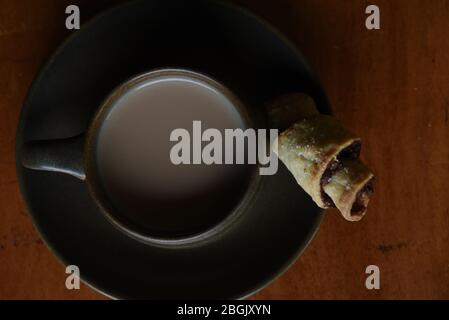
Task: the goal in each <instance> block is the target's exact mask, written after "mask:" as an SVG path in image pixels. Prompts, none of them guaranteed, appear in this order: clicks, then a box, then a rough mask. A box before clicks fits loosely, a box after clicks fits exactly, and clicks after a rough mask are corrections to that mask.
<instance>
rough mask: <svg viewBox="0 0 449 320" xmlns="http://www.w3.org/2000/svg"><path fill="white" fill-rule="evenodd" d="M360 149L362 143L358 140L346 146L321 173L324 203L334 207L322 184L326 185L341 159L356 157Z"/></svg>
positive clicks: (338, 166)
mask: <svg viewBox="0 0 449 320" xmlns="http://www.w3.org/2000/svg"><path fill="white" fill-rule="evenodd" d="M361 150H362V144H361V143H360V141H357V142H354V143H353V144H351V145H350V146H348V147H346V148H345V149H343V150H342V151H340V153H339V154H338V155H337V157H336V159H334V160H332V161H331V162H330V163H329V164H328V165H327V168H326V170H325V171H324V173H323V175H322V176H321V180H320V184H321V199H322V200H323V202H324V205H325V206H326V207H329V208H335V203H334V201H333V200H332V199H331V197H329V196H328V195H327V194H326V192H324V186H326V185H327V184H328V183H329V182H330V181H331V180H332V176H333V175H334V173H335V172H336V171H337V170H339V169H340V167H341V160H346V159H348V160H349V159H357V158H358V157H359V156H360V152H361Z"/></svg>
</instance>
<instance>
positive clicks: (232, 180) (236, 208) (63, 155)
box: [22, 69, 259, 245]
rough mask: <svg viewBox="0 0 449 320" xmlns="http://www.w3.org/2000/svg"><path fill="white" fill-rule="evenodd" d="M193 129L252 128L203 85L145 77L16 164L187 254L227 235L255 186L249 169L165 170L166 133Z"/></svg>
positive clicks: (202, 81) (200, 79)
mask: <svg viewBox="0 0 449 320" xmlns="http://www.w3.org/2000/svg"><path fill="white" fill-rule="evenodd" d="M145 92H146V93H145ZM195 95H198V96H195ZM161 100H162V101H161ZM192 103H193V104H195V103H196V104H198V105H192ZM155 104H157V107H155V106H154V105H155ZM189 104H190V105H189ZM214 105H215V106H214ZM162 108H163V109H162ZM180 118H182V119H181V120H180ZM201 120H203V123H204V122H205V124H206V125H208V127H213V129H214V130H218V129H215V127H218V128H220V129H225V128H226V129H227V128H231V129H233V128H240V129H245V128H248V127H250V126H251V125H252V120H251V118H250V116H249V114H248V112H247V111H246V109H245V107H244V106H243V104H242V103H241V102H240V101H239V99H238V98H237V97H236V96H235V95H234V94H233V93H232V92H231V91H230V90H228V89H227V88H226V87H224V86H223V85H221V84H220V83H218V82H217V81H215V80H213V79H212V78H210V77H208V76H206V75H204V74H201V73H198V72H195V71H191V70H186V69H159V70H153V71H150V72H148V73H144V74H141V75H138V76H137V77H134V78H132V79H130V80H128V81H127V82H125V83H123V84H122V85H120V86H119V87H118V88H116V89H115V90H114V91H113V92H112V93H111V94H110V95H109V96H108V97H107V98H106V99H105V101H104V102H103V103H102V104H101V106H99V109H98V111H97V112H96V114H95V116H94V118H93V120H92V121H91V123H90V126H89V128H88V129H87V131H86V133H84V134H80V135H78V136H76V137H71V138H67V139H59V140H51V141H31V142H28V143H26V144H25V145H24V147H23V150H22V164H23V165H24V166H25V167H26V168H28V169H34V170H41V171H53V172H59V173H64V174H68V175H71V176H73V177H75V178H78V179H81V180H83V181H85V183H86V184H87V186H88V189H89V191H90V194H91V196H92V198H93V199H94V201H95V202H96V203H97V205H98V206H99V208H100V209H101V211H102V212H103V213H104V214H105V216H106V217H107V218H108V219H109V221H110V222H112V224H113V225H114V226H116V227H118V228H119V229H120V230H121V231H123V232H125V233H126V234H128V235H130V236H132V237H134V238H137V239H139V240H143V241H147V242H150V243H153V244H159V245H182V244H192V243H194V242H197V241H200V240H204V239H206V238H209V237H211V236H214V235H217V234H218V233H219V232H220V231H222V230H224V229H226V228H227V227H229V226H230V225H231V224H232V222H233V221H235V220H236V219H237V217H238V216H239V215H240V214H241V213H242V212H243V211H244V210H245V208H246V207H247V205H248V203H249V201H250V199H251V197H252V196H253V195H254V191H255V190H256V187H257V181H258V180H259V179H258V176H257V174H256V172H255V170H254V169H255V166H239V165H236V166H237V167H236V166H234V165H206V164H199V165H198V164H193V163H192V164H190V165H184V166H182V165H181V167H183V168H180V166H179V165H176V164H173V163H172V162H171V159H170V158H169V153H170V150H169V146H170V143H171V142H170V131H172V130H175V129H176V128H177V127H178V126H189V125H190V126H191V124H190V123H192V121H201ZM161 122H162V123H161ZM164 122H165V123H164ZM123 126H124V127H123ZM121 127H123V128H121ZM171 144H172V143H171ZM139 157H140V158H142V159H138V158H139ZM133 180H138V181H133ZM187 180H190V181H187ZM168 189H175V190H174V191H172V190H168ZM192 189H194V190H193V191H192ZM161 190H162V191H161ZM173 193H174V194H173Z"/></svg>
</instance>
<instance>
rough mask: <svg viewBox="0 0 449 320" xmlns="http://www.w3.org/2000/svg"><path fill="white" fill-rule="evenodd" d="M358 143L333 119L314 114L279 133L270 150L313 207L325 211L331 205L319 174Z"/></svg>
mask: <svg viewBox="0 0 449 320" xmlns="http://www.w3.org/2000/svg"><path fill="white" fill-rule="evenodd" d="M360 143H361V142H360V139H359V138H357V137H356V136H355V135H354V134H353V133H351V132H350V131H348V130H346V129H345V128H343V127H342V126H341V125H340V124H339V122H338V121H337V120H336V119H334V118H333V117H331V116H327V115H314V116H310V117H307V118H304V119H302V120H299V121H298V122H296V123H295V124H293V125H292V126H291V127H290V128H288V129H287V130H285V131H284V132H282V133H281V134H280V135H279V137H278V138H277V139H276V140H275V141H274V143H273V151H274V152H275V153H276V154H277V156H278V157H279V159H281V161H282V162H283V163H284V164H285V165H286V167H287V168H288V170H289V171H290V172H291V173H292V174H293V176H294V177H295V179H296V181H297V183H298V184H299V185H300V186H301V187H302V188H303V189H304V190H305V191H306V192H307V193H308V194H309V195H310V196H311V197H312V199H313V200H314V201H315V202H316V204H317V205H318V206H319V207H321V208H323V209H327V208H330V207H333V204H332V203H329V201H326V194H325V193H324V191H323V188H322V178H323V175H324V173H325V172H326V169H327V168H328V167H329V166H330V165H331V164H332V163H334V162H335V161H337V159H338V156H339V154H340V153H341V152H342V151H343V150H345V149H347V148H348V147H350V146H352V145H355V144H360Z"/></svg>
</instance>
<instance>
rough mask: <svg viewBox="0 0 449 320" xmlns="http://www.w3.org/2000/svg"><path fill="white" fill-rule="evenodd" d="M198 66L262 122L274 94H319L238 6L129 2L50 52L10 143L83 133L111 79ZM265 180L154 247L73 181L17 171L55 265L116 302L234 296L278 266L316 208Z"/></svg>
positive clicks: (290, 183) (303, 70) (307, 73)
mask: <svg viewBox="0 0 449 320" xmlns="http://www.w3.org/2000/svg"><path fill="white" fill-rule="evenodd" d="M163 67H179V68H186V69H193V70H198V71H201V72H204V73H206V74H208V75H210V76H212V77H214V78H215V79H216V80H218V81H220V82H221V83H223V84H224V85H226V86H227V87H228V88H230V89H231V90H233V91H234V93H235V94H237V95H238V96H239V97H240V98H241V99H242V100H243V101H245V102H246V103H247V104H248V105H249V106H252V108H253V110H252V112H253V114H254V115H255V117H256V118H258V119H257V121H258V123H260V124H261V126H263V124H264V109H263V108H264V105H263V103H264V102H265V101H267V100H269V99H271V98H274V97H276V96H278V95H280V94H283V93H287V92H291V91H301V92H307V93H309V94H310V95H312V96H313V97H314V98H315V100H316V101H317V103H318V106H319V108H320V110H321V111H322V112H326V111H328V110H329V107H328V103H327V99H326V96H325V94H324V92H323V90H322V88H321V86H320V84H319V82H318V81H317V80H316V78H315V77H314V76H313V74H312V72H311V70H310V69H309V67H308V66H307V64H306V62H305V61H304V59H303V57H302V56H301V54H299V53H298V52H297V51H296V50H295V48H294V47H293V46H292V45H291V44H290V43H289V42H288V41H287V40H286V39H285V38H283V37H282V36H281V35H280V34H278V33H277V32H276V31H274V29H272V28H271V27H269V26H268V25H267V24H266V23H264V22H263V21H261V20H260V19H258V18H256V17H255V16H253V15H251V14H249V13H248V12H246V11H244V10H242V9H239V8H236V7H234V6H231V5H227V4H222V3H219V2H214V1H165V0H164V1H133V2H130V3H127V4H125V5H121V6H119V7H116V8H114V9H112V10H110V11H108V12H106V13H105V14H103V15H101V16H99V17H98V18H96V19H94V20H93V21H92V22H90V23H88V24H86V25H85V26H83V28H82V29H81V30H80V31H78V32H76V33H75V34H74V35H73V36H72V37H70V39H69V40H68V41H67V42H65V43H64V45H63V46H62V47H61V48H60V49H59V50H58V51H57V52H56V53H55V54H54V55H53V57H52V58H51V59H50V61H49V62H48V63H47V65H46V66H45V67H44V69H43V70H42V71H41V73H40V75H39V76H38V77H37V79H36V80H35V82H34V85H33V87H32V89H31V91H30V93H29V96H28V98H27V100H26V103H25V105H24V108H23V111H22V114H21V118H20V124H19V129H18V134H17V148H18V150H19V148H20V147H21V146H22V144H23V143H24V142H26V141H30V140H40V139H55V138H65V137H69V136H74V135H77V134H79V133H81V132H84V131H85V130H86V128H87V126H88V124H89V122H90V119H91V117H92V115H93V113H94V112H95V111H96V109H97V107H98V106H99V105H100V104H101V102H102V100H103V99H104V98H105V97H106V96H107V95H108V93H110V92H111V91H112V90H113V89H114V88H115V87H116V86H117V85H118V84H120V83H122V82H124V81H125V80H127V79H129V78H130V77H132V76H134V75H136V74H139V73H143V72H146V71H149V70H152V69H157V68H163ZM279 166H280V168H279V172H278V173H277V174H276V175H275V176H269V177H264V178H263V179H262V182H261V184H260V185H259V190H258V193H257V195H256V197H255V200H254V202H253V203H252V204H251V206H250V209H249V210H248V211H247V212H245V213H244V214H243V216H242V217H241V218H240V219H239V220H238V222H237V223H236V224H235V225H234V226H233V227H232V228H231V229H229V230H227V231H226V232H225V233H223V234H222V235H221V236H220V237H218V238H214V239H211V240H209V241H206V242H204V243H202V244H201V245H198V246H195V247H182V248H163V247H158V246H152V245H149V244H144V243H142V242H139V241H137V240H134V239H132V238H130V237H128V236H126V235H125V234H123V233H121V232H120V231H118V230H117V229H116V228H115V227H113V226H112V225H111V224H110V223H109V222H108V221H107V220H106V218H105V217H104V216H103V215H102V214H101V213H100V212H99V210H98V208H97V207H96V206H95V204H94V202H93V201H92V200H91V198H90V196H89V193H88V190H87V188H86V186H85V185H84V184H83V182H81V181H78V180H77V179H74V178H72V177H69V176H65V175H61V174H56V173H48V172H36V171H30V170H26V169H24V168H23V167H22V166H21V165H20V159H19V160H18V162H17V168H18V169H17V170H18V176H19V181H20V185H21V188H22V192H23V194H24V197H25V200H26V203H27V205H28V208H29V212H30V215H31V216H32V218H33V220H34V222H35V225H36V227H37V228H38V229H39V231H40V232H41V234H42V236H43V238H44V239H45V241H46V243H47V244H48V246H49V247H50V248H51V249H52V251H53V252H54V253H55V254H56V255H57V256H58V257H59V258H60V259H61V260H62V261H63V263H65V264H74V265H77V266H79V268H80V271H81V276H82V278H83V280H84V281H85V282H87V283H88V284H90V285H91V286H93V287H94V288H96V289H98V290H99V291H101V292H103V293H104V294H106V295H108V296H111V297H114V298H125V299H126V298H150V299H151V298H154V299H163V298H242V297H246V296H248V295H250V294H252V293H254V292H255V291H257V290H259V289H260V288H262V287H263V286H264V285H266V284H267V283H268V282H269V281H271V280H273V279H274V278H275V277H276V276H277V275H279V274H280V273H281V272H282V271H284V270H285V269H286V268H287V267H288V266H289V265H290V264H291V263H292V262H293V261H294V260H295V259H296V258H297V257H298V255H299V253H300V252H302V250H303V249H304V248H305V247H306V245H307V244H308V243H309V241H310V240H311V238H312V237H313V235H314V233H315V232H316V230H317V229H318V226H319V224H320V222H321V219H322V217H323V215H322V214H321V210H320V209H319V208H317V207H316V206H315V204H314V203H313V202H312V200H311V199H310V198H309V197H308V196H307V195H306V194H305V193H304V192H302V191H301V189H300V188H299V186H298V185H297V184H296V182H295V181H294V178H293V177H292V176H291V175H290V174H289V172H287V170H286V169H285V167H284V166H283V165H282V164H279Z"/></svg>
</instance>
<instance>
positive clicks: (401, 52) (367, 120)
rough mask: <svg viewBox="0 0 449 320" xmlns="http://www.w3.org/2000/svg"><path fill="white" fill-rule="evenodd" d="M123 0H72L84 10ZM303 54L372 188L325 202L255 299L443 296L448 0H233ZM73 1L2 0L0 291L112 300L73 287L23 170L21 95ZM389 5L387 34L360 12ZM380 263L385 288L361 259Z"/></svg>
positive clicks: (447, 240) (447, 281)
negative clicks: (28, 201)
mask: <svg viewBox="0 0 449 320" xmlns="http://www.w3.org/2000/svg"><path fill="white" fill-rule="evenodd" d="M117 2H119V1H87V0H84V1H76V4H78V5H79V6H80V8H81V13H82V19H83V21H84V20H85V19H88V18H89V17H91V16H93V15H94V14H96V13H98V12H100V11H101V10H102V9H104V8H107V7H110V6H111V5H113V4H114V3H117ZM235 2H236V3H238V4H241V5H242V6H244V7H247V8H249V9H250V10H252V11H254V12H255V13H257V14H259V15H261V16H262V17H264V18H265V19H267V20H268V21H270V22H272V23H273V24H274V25H275V26H276V27H277V28H279V29H280V30H281V31H283V32H284V33H285V34H286V35H287V36H288V37H289V38H290V39H291V40H292V41H293V42H294V43H296V45H297V46H298V47H299V48H300V49H301V50H302V51H303V52H304V54H305V56H306V57H307V58H308V60H309V61H310V62H311V64H312V65H313V66H314V68H315V70H316V71H317V73H318V74H319V76H320V78H321V79H322V82H323V84H324V86H325V88H326V90H327V92H328V94H329V97H330V99H331V101H332V105H333V108H334V111H335V113H336V116H337V117H338V118H339V119H340V120H341V121H342V122H343V123H344V124H345V125H346V126H348V127H350V128H351V129H352V130H353V131H355V132H357V133H358V134H359V135H360V136H361V137H362V138H363V140H364V150H363V152H362V153H363V158H364V160H365V161H366V162H367V163H368V164H369V165H370V166H371V167H372V168H373V169H374V171H375V173H376V176H377V180H376V193H375V195H374V197H373V199H372V203H371V206H370V209H369V212H368V215H367V217H366V218H365V219H364V220H363V221H362V222H360V223H357V224H351V223H348V222H345V221H344V220H343V219H342V218H341V217H340V216H339V214H337V213H336V212H334V211H332V210H331V211H329V212H328V215H327V217H326V218H325V221H324V223H323V225H322V227H321V229H320V231H319V232H318V234H317V236H316V238H315V239H314V241H313V242H312V244H311V245H310V246H309V247H308V249H307V250H306V251H305V253H304V254H303V255H302V256H301V258H300V259H299V260H298V261H297V262H296V263H295V265H293V266H292V268H291V269H290V270H289V271H288V272H287V273H285V274H284V275H283V276H282V277H280V278H279V279H277V280H276V281H275V282H274V283H272V284H271V285H270V286H269V287H268V288H266V289H264V290H263V291H261V292H260V293H258V294H257V295H255V296H254V297H253V298H254V299H419V298H420V299H449V37H448V36H447V31H448V30H449V1H445V0H431V1H421V0H395V1H387V0H375V1H371V2H369V3H368V2H367V1H362V0H351V1H340V0H290V1H287V0H283V1H270V2H268V1H257V0H238V1H235ZM69 4H72V1H66V0H38V1H32V2H31V1H26V0H16V1H8V0H0V173H1V174H0V299H104V297H103V296H102V295H100V294H98V293H96V292H94V291H93V290H91V289H89V288H87V287H86V286H85V285H83V286H82V289H81V290H79V291H68V290H66V289H65V286H64V282H65V276H66V275H65V273H64V268H63V267H62V266H61V265H60V264H59V262H58V261H57V260H56V258H55V257H54V256H53V255H52V254H51V253H50V252H49V251H48V249H46V247H45V246H44V245H43V244H42V242H41V241H40V239H39V236H38V234H37V233H36V231H35V230H34V228H33V226H32V224H31V222H30V219H29V218H28V216H27V214H26V212H25V209H24V205H23V202H22V200H21V196H20V194H19V190H18V186H17V179H16V174H15V155H14V148H15V146H14V145H15V131H16V126H17V120H18V116H19V112H20V109H21V105H22V102H23V100H24V97H25V95H26V93H27V90H28V87H29V85H30V84H31V81H32V79H33V77H34V76H35V74H36V72H37V71H38V68H39V66H40V65H41V63H42V62H43V61H44V60H45V58H46V57H47V56H48V55H49V54H50V53H51V52H52V51H53V50H54V49H55V48H56V47H57V45H58V44H59V43H60V41H62V40H63V39H64V37H65V36H67V34H68V33H69V31H67V30H66V29H65V28H64V21H65V14H64V10H65V7H66V6H67V5H69ZM368 4H377V5H378V6H379V7H380V8H381V18H382V21H381V30H379V31H368V30H366V28H365V25H364V20H365V14H364V11H365V7H366V6H367V5H368ZM371 264H375V265H378V266H379V267H380V269H381V290H377V291H376V290H374V291H369V290H367V289H366V288H365V278H366V275H365V268H366V266H368V265H371Z"/></svg>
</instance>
